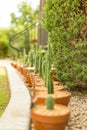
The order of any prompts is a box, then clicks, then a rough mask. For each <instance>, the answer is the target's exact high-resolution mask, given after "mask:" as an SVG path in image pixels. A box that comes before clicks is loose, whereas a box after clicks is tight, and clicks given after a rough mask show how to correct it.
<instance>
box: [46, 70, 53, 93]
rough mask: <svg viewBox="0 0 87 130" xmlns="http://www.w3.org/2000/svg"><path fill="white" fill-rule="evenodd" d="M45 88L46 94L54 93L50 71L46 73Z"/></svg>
mask: <svg viewBox="0 0 87 130" xmlns="http://www.w3.org/2000/svg"><path fill="white" fill-rule="evenodd" d="M47 88H48V94H53V93H54V87H53V80H52V75H51V72H50V71H49V72H48V73H47Z"/></svg>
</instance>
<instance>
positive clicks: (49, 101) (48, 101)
mask: <svg viewBox="0 0 87 130" xmlns="http://www.w3.org/2000/svg"><path fill="white" fill-rule="evenodd" d="M46 107H47V109H49V110H53V109H54V99H53V97H51V96H48V97H47V99H46Z"/></svg>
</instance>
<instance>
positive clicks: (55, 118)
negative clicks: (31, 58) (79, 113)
mask: <svg viewBox="0 0 87 130" xmlns="http://www.w3.org/2000/svg"><path fill="white" fill-rule="evenodd" d="M17 70H18V71H19V72H20V73H21V74H22V75H23V77H24V80H25V82H26V83H27V85H28V86H29V87H30V90H31V96H32V102H34V107H33V108H32V110H31V118H32V120H33V123H34V127H35V130H65V128H66V124H67V122H68V120H69V118H70V113H71V111H70V108H69V106H68V104H69V101H70V97H71V93H70V92H68V91H66V90H65V88H64V86H61V85H59V83H58V81H53V84H54V94H50V95H51V96H52V97H53V98H54V102H55V105H54V110H47V109H46V106H45V101H46V98H47V97H48V92H47V88H46V87H44V81H43V79H41V78H40V77H39V75H38V74H34V72H33V70H31V69H29V68H26V67H21V69H20V67H19V66H18V67H17Z"/></svg>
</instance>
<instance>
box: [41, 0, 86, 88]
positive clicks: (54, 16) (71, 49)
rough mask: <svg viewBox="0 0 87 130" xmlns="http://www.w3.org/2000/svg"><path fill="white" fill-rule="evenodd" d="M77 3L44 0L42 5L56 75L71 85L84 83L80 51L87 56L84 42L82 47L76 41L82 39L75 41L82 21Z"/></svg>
mask: <svg viewBox="0 0 87 130" xmlns="http://www.w3.org/2000/svg"><path fill="white" fill-rule="evenodd" d="M79 7H80V1H79V0H73V1H72V0H67V1H64V0H46V5H45V7H44V14H45V18H44V19H43V26H44V27H45V28H46V30H47V31H48V32H49V42H50V43H51V44H52V54H53V60H54V65H55V67H56V69H57V78H58V80H59V81H60V83H61V84H64V85H67V86H68V87H70V88H75V87H76V86H78V87H82V86H83V87H87V66H86V65H85V64H84V63H83V62H82V60H81V59H82V58H81V56H82V53H85V56H86V57H87V53H86V49H87V42H85V47H84V48H83V49H82V48H79V47H76V45H77V44H79V45H80V44H83V42H84V41H81V43H76V44H74V41H75V40H76V39H78V33H79V30H81V29H82V27H83V25H84V23H85V16H84V15H81V14H80V13H79V11H78V10H79ZM77 42H78V41H77ZM82 50H83V52H82Z"/></svg>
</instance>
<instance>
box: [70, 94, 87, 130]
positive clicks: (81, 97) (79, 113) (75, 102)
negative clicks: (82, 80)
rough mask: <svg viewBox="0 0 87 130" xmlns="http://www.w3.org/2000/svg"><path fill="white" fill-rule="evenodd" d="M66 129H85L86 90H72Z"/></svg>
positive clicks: (86, 120) (86, 128)
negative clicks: (69, 116) (69, 114)
mask: <svg viewBox="0 0 87 130" xmlns="http://www.w3.org/2000/svg"><path fill="white" fill-rule="evenodd" d="M70 106H71V118H70V121H69V123H68V130H87V92H82V93H81V92H72V97H71V101H70Z"/></svg>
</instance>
